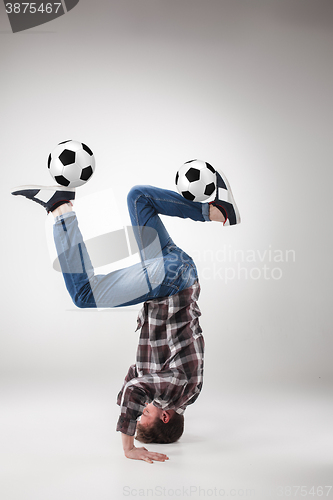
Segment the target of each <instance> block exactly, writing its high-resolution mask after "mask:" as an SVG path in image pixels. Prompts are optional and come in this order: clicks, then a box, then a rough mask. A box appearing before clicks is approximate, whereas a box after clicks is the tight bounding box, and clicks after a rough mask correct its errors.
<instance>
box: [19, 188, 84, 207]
mask: <svg viewBox="0 0 333 500" xmlns="http://www.w3.org/2000/svg"><path fill="white" fill-rule="evenodd" d="M12 194H13V195H14V196H25V197H26V198H28V199H29V200H32V201H35V202H36V203H39V204H40V205H42V207H44V208H45V210H46V211H47V212H48V213H49V212H52V211H53V210H55V209H56V208H58V207H60V205H63V204H64V203H71V201H72V200H74V198H75V188H66V187H64V186H19V187H17V188H14V189H13V190H12Z"/></svg>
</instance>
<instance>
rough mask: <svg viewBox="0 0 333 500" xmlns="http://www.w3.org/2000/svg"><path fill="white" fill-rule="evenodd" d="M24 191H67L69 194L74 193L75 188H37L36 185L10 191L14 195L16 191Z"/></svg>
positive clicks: (18, 187) (19, 187)
mask: <svg viewBox="0 0 333 500" xmlns="http://www.w3.org/2000/svg"><path fill="white" fill-rule="evenodd" d="M25 189H38V190H39V191H41V190H46V191H67V192H70V193H73V192H75V188H69V187H65V186H38V185H36V184H30V185H27V186H17V187H15V188H13V189H12V190H11V192H12V193H16V192H17V191H24V190H25Z"/></svg>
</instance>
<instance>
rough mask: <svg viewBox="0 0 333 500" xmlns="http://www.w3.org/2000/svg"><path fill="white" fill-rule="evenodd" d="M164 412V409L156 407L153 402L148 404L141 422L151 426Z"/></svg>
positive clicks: (145, 425)
mask: <svg viewBox="0 0 333 500" xmlns="http://www.w3.org/2000/svg"><path fill="white" fill-rule="evenodd" d="M162 413H163V412H162V410H160V409H159V408H156V406H154V405H153V403H150V404H146V407H145V409H144V410H143V413H142V415H141V417H140V424H141V425H142V426H143V427H149V426H150V425H151V424H153V422H154V421H155V420H156V418H160V416H161V414H162Z"/></svg>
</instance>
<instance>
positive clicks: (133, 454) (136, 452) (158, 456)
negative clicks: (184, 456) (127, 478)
mask: <svg viewBox="0 0 333 500" xmlns="http://www.w3.org/2000/svg"><path fill="white" fill-rule="evenodd" d="M125 457H127V458H133V459H134V460H144V461H145V462H148V463H149V464H152V463H153V461H154V460H157V461H158V462H165V461H166V460H169V457H168V456H167V455H164V454H163V453H155V452H153V451H148V450H147V448H143V447H142V448H136V447H135V446H133V448H132V449H131V450H127V451H125Z"/></svg>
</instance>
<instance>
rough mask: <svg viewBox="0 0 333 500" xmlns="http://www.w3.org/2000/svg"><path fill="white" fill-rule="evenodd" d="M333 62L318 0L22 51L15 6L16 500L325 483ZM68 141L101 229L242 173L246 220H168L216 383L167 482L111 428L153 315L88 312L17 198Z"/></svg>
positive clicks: (142, 22) (160, 8) (9, 57)
mask: <svg viewBox="0 0 333 500" xmlns="http://www.w3.org/2000/svg"><path fill="white" fill-rule="evenodd" d="M332 47H333V3H332V2H331V1H325V0H316V1H314V0H313V1H309V0H288V1H287V0H265V1H264V0H246V1H245V0H206V1H205V2H204V1H202V0H201V1H197V0H191V1H190V0H177V1H176V0H171V1H170V0H168V1H166V0H164V1H151V0H145V1H143V0H138V1H127V0H125V1H121V2H114V1H109V2H102V1H95V2H87V1H85V0H81V1H80V2H79V4H78V5H77V6H76V7H75V9H73V10H72V11H71V12H70V13H68V14H66V15H64V16H62V17H61V18H59V19H57V20H55V21H53V22H51V23H49V24H45V25H42V26H39V27H38V28H35V29H33V30H29V31H26V32H22V33H17V34H15V35H14V34H12V33H11V31H10V25H9V21H8V19H7V18H6V14H5V8H4V5H3V4H0V57H1V75H2V77H1V90H2V92H1V96H2V97H1V116H0V120H1V130H2V141H1V160H2V172H3V173H4V175H3V182H2V183H1V185H0V190H1V208H2V233H3V236H2V246H1V257H2V292H1V298H2V315H1V324H2V327H1V352H0V356H1V374H2V377H1V393H2V401H3V404H2V407H3V411H2V417H0V418H2V424H1V426H0V429H1V431H2V432H3V439H2V442H3V445H2V447H1V448H2V454H1V457H2V458H1V460H2V467H1V470H2V473H3V474H4V480H3V481H2V486H1V487H0V488H3V489H4V492H3V494H2V498H4V499H5V500H11V499H14V498H15V499H16V498H19V499H20V500H27V499H33V500H39V498H40V499H43V500H44V499H45V498H48V499H51V498H52V499H53V498H54V499H60V498H61V499H62V500H65V499H67V498H68V499H73V498H80V500H82V499H85V498H87V499H90V498H92V497H94V498H98V499H99V500H102V499H104V498H105V499H106V498H110V495H111V494H115V495H118V498H123V497H124V496H127V495H126V494H125V493H126V492H125V490H124V487H125V486H126V485H127V486H129V487H130V488H132V495H135V492H134V490H136V493H137V495H138V493H139V491H138V489H139V488H141V487H142V488H149V487H150V488H154V487H157V486H161V487H163V486H164V487H167V488H169V489H170V488H174V489H175V488H176V487H177V486H179V487H180V488H181V487H186V486H189V485H197V487H199V486H200V487H201V488H206V490H205V491H206V496H207V495H208V494H209V493H207V491H208V490H207V489H209V488H214V487H217V488H220V489H221V488H226V489H227V488H229V489H230V488H236V489H237V488H238V489H240V488H245V487H252V488H254V489H255V490H256V497H255V498H267V496H266V493H262V491H263V489H265V488H266V489H267V488H273V496H274V495H275V493H276V490H274V488H276V487H277V486H278V485H284V486H285V487H287V486H288V485H289V486H292V485H297V484H303V485H307V486H308V489H310V487H311V486H312V485H314V486H315V487H318V486H320V485H324V483H325V484H326V485H328V484H332V466H333V461H332V454H331V450H332V429H331V421H332V403H331V400H330V399H329V396H330V395H331V393H332V361H331V357H332V354H331V352H332V335H331V332H332V321H331V311H330V305H331V286H330V284H331V283H330V281H331V275H332V264H331V254H332V232H331V227H330V226H331V225H330V216H331V206H332V204H331V185H332V173H331V172H332V111H333V110H332V85H333V71H332V69H333V68H332V66H333V64H332ZM67 139H76V140H81V141H83V142H85V143H86V144H88V145H89V146H90V147H91V148H92V149H93V151H94V153H95V156H96V163H97V167H96V173H95V174H94V177H93V178H92V179H91V181H90V182H89V183H88V184H87V185H86V186H84V187H82V188H80V189H79V190H78V195H77V196H78V198H80V197H81V199H82V201H84V198H85V197H88V196H90V195H91V196H90V198H89V200H90V201H91V200H92V201H91V202H90V204H89V207H88V208H89V211H90V215H91V218H92V220H94V219H95V220H100V219H103V220H105V227H107V224H108V222H107V221H108V219H109V218H110V217H112V216H114V214H108V213H107V212H106V211H105V210H101V209H100V204H99V199H100V198H99V195H98V193H100V192H101V191H102V190H103V189H105V188H107V187H111V188H112V190H113V193H114V196H115V197H116V198H117V200H119V213H118V214H117V218H118V219H117V220H120V219H121V220H123V221H124V222H126V214H125V211H126V208H125V205H124V202H123V200H124V198H125V194H126V191H127V190H128V189H129V188H130V187H131V186H132V185H134V184H138V183H141V184H147V183H149V184H153V185H158V186H161V187H166V188H169V189H175V187H174V176H175V172H176V170H177V168H178V167H179V166H180V165H181V164H182V163H183V162H185V161H187V160H189V159H192V158H200V159H204V160H207V161H209V162H210V163H211V164H212V165H213V166H216V167H219V168H221V169H222V170H223V171H224V172H225V173H226V174H227V176H228V179H229V181H230V183H231V185H232V187H233V192H234V195H235V198H236V200H237V202H238V206H239V209H240V212H241V215H242V224H241V225H240V226H238V227H233V228H230V227H228V228H227V227H225V228H223V227H222V226H220V225H219V224H216V223H212V224H202V225H199V224H195V223H193V222H191V221H182V220H173V219H172V220H170V219H169V220H165V223H166V225H167V227H168V229H169V230H170V233H171V234H172V236H173V238H174V240H175V241H176V243H177V244H178V245H179V246H181V247H182V248H184V250H185V251H187V252H188V253H189V254H191V255H192V256H193V257H194V258H195V260H196V262H197V266H198V269H199V275H200V281H201V286H202V294H201V298H200V303H199V305H200V308H201V310H202V322H201V323H202V327H203V330H204V334H205V339H206V347H207V352H206V358H205V363H206V375H205V386H204V390H203V392H202V395H201V396H200V398H199V400H198V402H197V403H196V405H195V406H193V407H192V408H189V409H188V410H187V424H186V425H187V432H186V435H184V437H183V439H182V440H181V441H180V443H178V444H175V445H171V446H170V447H163V446H162V447H161V446H160V447H155V448H156V449H158V451H163V452H164V451H165V450H167V451H165V452H167V453H168V454H169V456H170V462H169V463H168V464H154V465H153V466H152V467H153V469H151V468H150V469H149V467H148V465H147V464H145V463H143V462H142V463H139V462H134V461H129V460H126V459H125V458H123V455H122V451H121V445H120V436H119V435H118V434H116V433H115V431H114V428H115V423H116V419H117V415H118V409H117V407H116V406H115V398H116V394H117V391H118V390H119V389H120V387H121V384H122V380H123V377H124V375H125V374H126V372H127V368H128V365H129V364H131V363H132V362H133V361H134V359H135V350H136V341H137V333H135V332H134V329H135V326H136V316H137V313H138V308H137V307H133V308H126V309H123V310H112V311H82V310H75V309H74V306H73V305H72V303H71V300H70V298H69V297H68V296H67V292H66V290H65V287H64V284H63V281H62V277H61V275H60V274H59V273H57V272H56V271H54V270H53V269H52V266H51V262H50V257H49V254H48V248H47V244H46V238H45V228H44V226H45V214H43V213H42V209H41V208H40V207H38V206H31V205H32V204H29V203H28V202H26V201H25V200H21V199H20V200H19V199H14V198H12V197H11V196H10V194H9V193H10V188H11V187H13V186H15V185H20V184H31V183H37V184H49V183H50V182H52V181H51V178H50V177H49V174H48V172H47V169H46V160H47V157H48V154H49V152H50V151H51V150H52V149H53V147H54V146H55V145H56V144H57V143H58V142H60V141H63V140H67ZM94 193H95V195H94ZM101 197H102V195H101ZM91 226H93V222H92V223H91ZM90 229H91V228H90ZM87 231H89V227H88V229H87ZM207 250H210V253H208V252H207ZM287 251H291V252H292V253H289V254H288V255H289V256H291V255H294V256H295V258H290V257H289V259H288V261H286V260H287V259H286V255H287V254H286V252H287ZM223 252H225V253H224V254H223ZM242 252H243V253H242ZM265 252H266V253H265ZM250 253H251V255H255V258H254V260H253V259H252V261H247V260H246V259H245V258H244V256H246V255H247V256H248V255H249V254H250ZM277 253H278V254H279V255H280V256H281V255H282V256H283V257H282V259H283V260H284V261H283V262H276V261H274V256H276V255H277ZM223 255H224V257H223ZM225 256H226V257H225ZM263 266H267V267H266V273H267V274H266V275H264V271H263ZM240 267H241V268H242V269H243V271H241V272H240V273H239V268H240ZM275 268H278V269H279V271H273V275H274V276H275V277H276V276H279V278H280V279H274V278H273V277H272V270H273V269H275ZM227 270H228V271H227ZM226 273H229V276H231V275H233V273H234V275H235V278H234V279H230V280H228V281H227V282H226ZM274 273H275V274H274ZM265 276H266V278H265ZM152 448H154V447H152ZM198 471H200V474H198ZM143 475H144V476H143ZM126 491H128V490H126ZM171 493H172V491H171V492H170V491H169V493H165V492H164V493H163V494H164V496H165V498H169V497H170V496H172V495H171ZM176 494H177V493H176V492H175V490H173V495H174V496H175V495H176ZM298 495H299V493H298ZM332 495H333V493H332V491H331V493H330V496H332ZM146 496H147V493H146ZM156 496H158V495H157V493H156ZM191 496H192V498H201V497H202V496H203V492H201V495H199V492H198V491H197V492H195V491H194V490H193V495H191ZM229 496H230V495H229ZM240 496H241V494H240ZM160 497H161V496H160ZM162 497H163V496H162ZM252 498H253V497H252ZM309 498H313V496H312V497H311V496H309Z"/></svg>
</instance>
